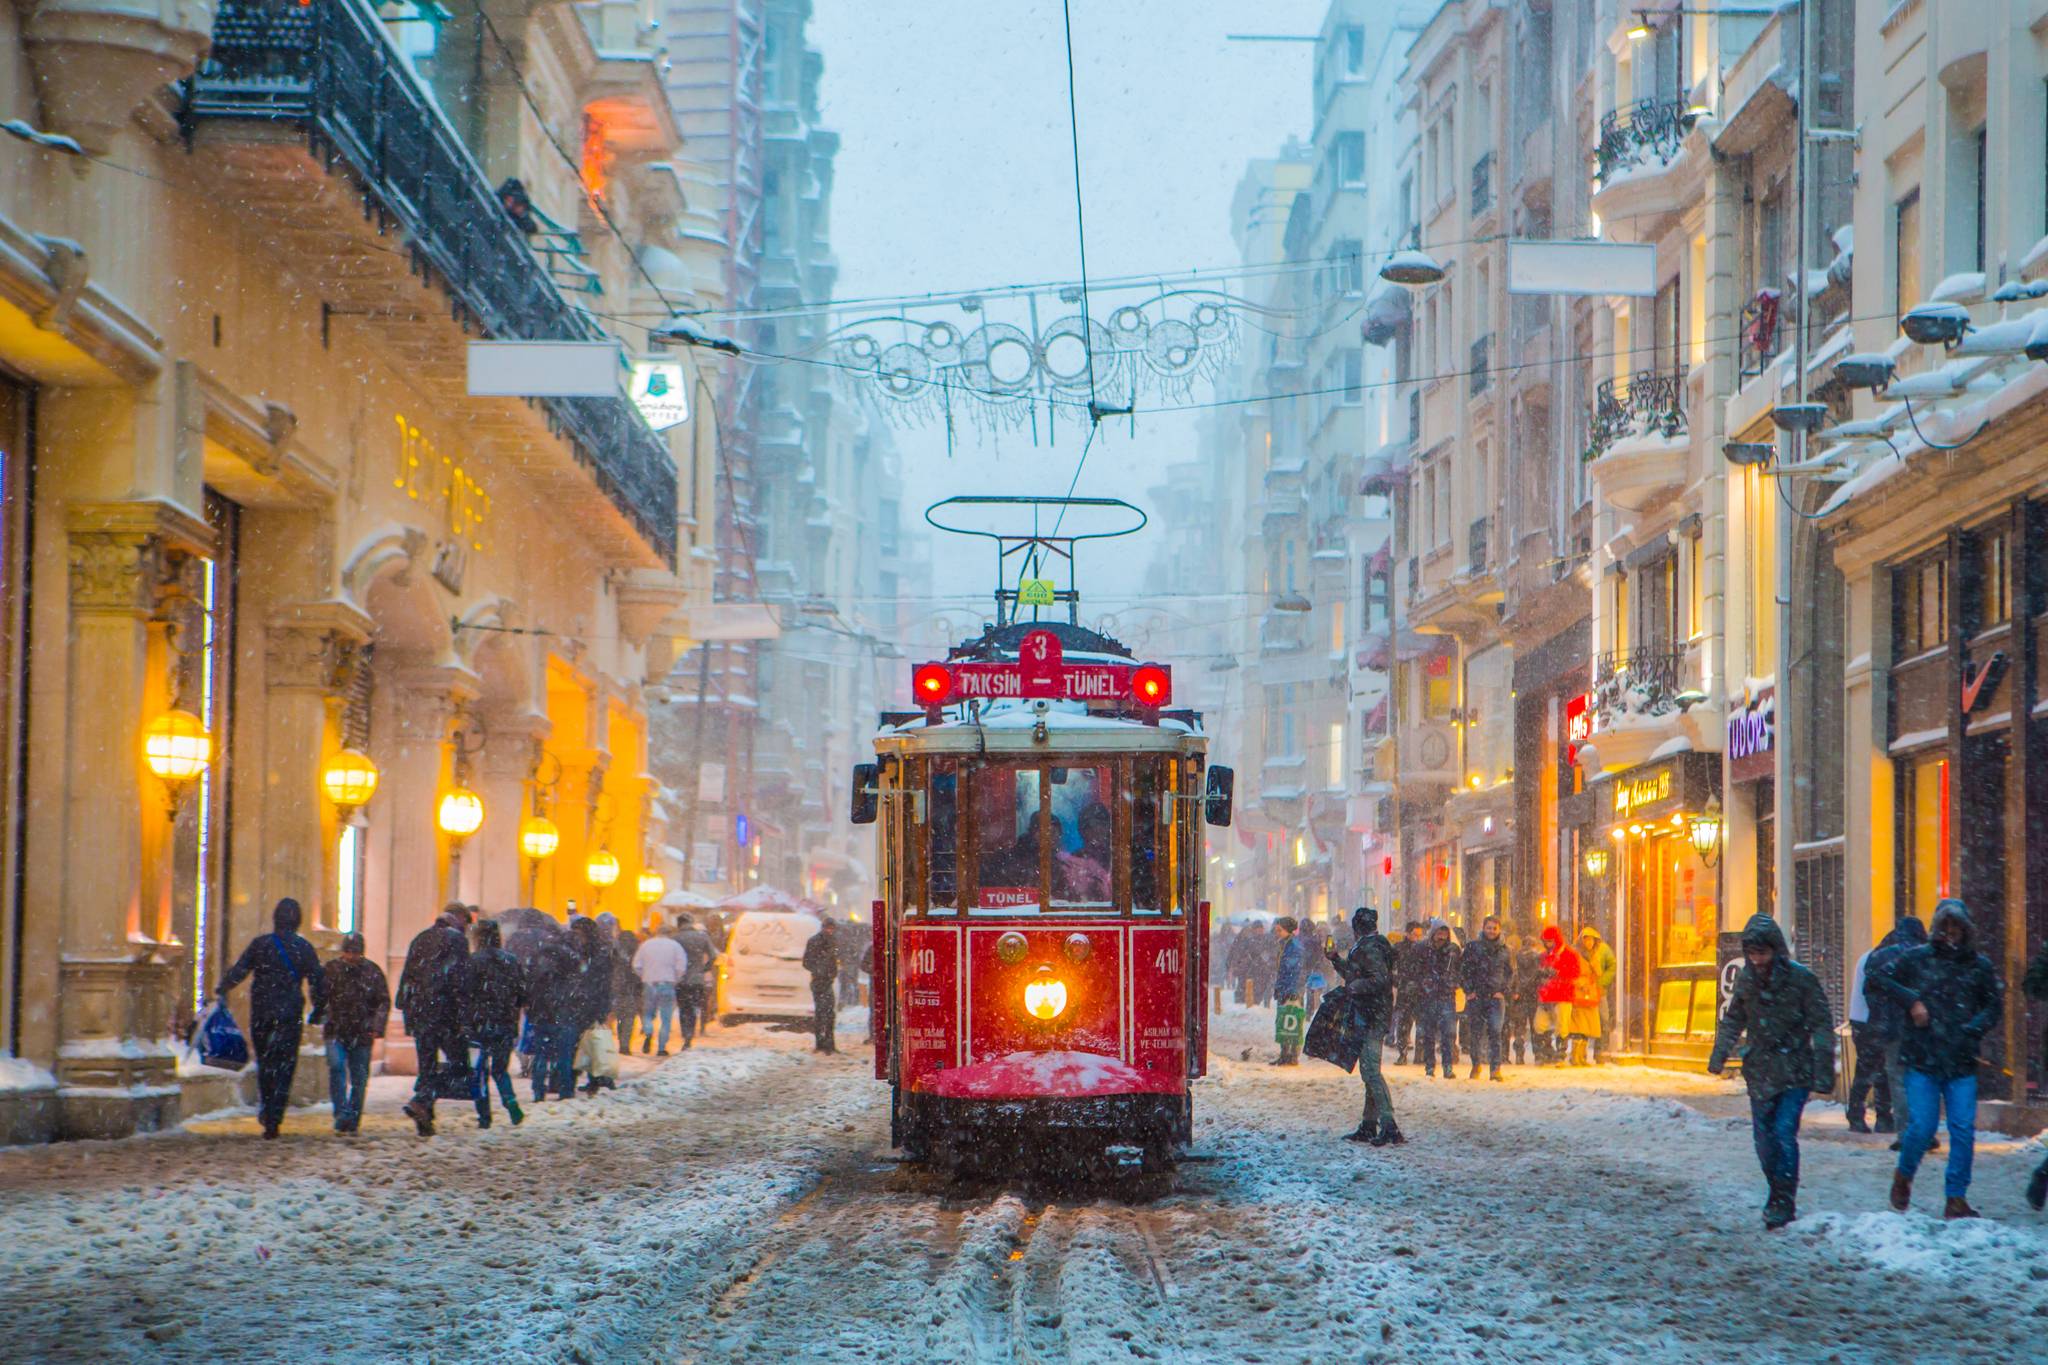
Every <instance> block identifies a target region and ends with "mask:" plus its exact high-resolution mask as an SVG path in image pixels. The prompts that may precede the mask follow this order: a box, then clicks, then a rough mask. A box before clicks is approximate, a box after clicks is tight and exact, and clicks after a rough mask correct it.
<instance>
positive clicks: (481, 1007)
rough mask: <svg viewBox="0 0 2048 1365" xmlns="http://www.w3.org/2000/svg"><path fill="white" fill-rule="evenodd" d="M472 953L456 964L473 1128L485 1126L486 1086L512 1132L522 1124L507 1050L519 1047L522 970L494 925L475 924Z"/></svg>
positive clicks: (487, 1124)
mask: <svg viewBox="0 0 2048 1365" xmlns="http://www.w3.org/2000/svg"><path fill="white" fill-rule="evenodd" d="M475 933H476V948H475V950H474V951H473V952H471V953H470V955H469V958H468V960H467V961H465V962H464V963H463V964H462V1018H461V1024H462V1033H463V1036H464V1037H465V1038H467V1039H468V1040H469V1042H470V1045H471V1046H472V1047H474V1048H475V1049H476V1056H475V1060H474V1061H473V1062H472V1063H471V1066H470V1074H471V1075H472V1077H474V1079H473V1081H472V1082H471V1084H472V1086H473V1087H474V1093H475V1095H476V1126H477V1127H479V1128H488V1127H490V1126H491V1091H490V1087H491V1085H492V1084H496V1086H497V1087H498V1098H499V1099H501V1100H503V1101H504V1103H505V1114H506V1116H507V1117H508V1118H510V1119H511V1120H512V1126H513V1127H515V1128H517V1127H518V1126H519V1125H520V1124H521V1123H524V1122H525V1121H526V1115H525V1114H523V1113H521V1112H520V1109H519V1099H518V1097H517V1096H516V1095H514V1094H513V1093H512V1071H511V1063H512V1049H513V1048H515V1047H517V1046H518V1045H519V1012H520V1010H521V1009H523V1008H524V1007H525V1005H526V969H525V968H524V967H522V966H520V965H519V959H518V958H516V957H514V956H512V954H510V953H508V952H506V951H505V947H504V935H503V931H502V930H500V929H499V928H498V925H497V922H496V921H494V920H487V919H486V920H478V921H477V924H476V929H475Z"/></svg>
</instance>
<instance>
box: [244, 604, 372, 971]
mask: <svg viewBox="0 0 2048 1365" xmlns="http://www.w3.org/2000/svg"><path fill="white" fill-rule="evenodd" d="M369 638H370V622H369V619H368V618H367V617H366V616H364V615H363V614H362V613H361V612H359V611H357V610H356V609H355V608H353V607H350V606H348V605H346V604H344V603H339V602H323V603H316V604H308V605H297V606H287V607H282V608H280V609H279V610H278V611H277V612H276V613H275V614H273V615H272V617H271V619H270V621H269V623H268V624H267V625H266V626H265V628H264V650H263V673H264V678H263V680H264V687H265V691H264V707H263V812H262V820H261V822H260V826H259V828H260V836H259V837H260V841H261V845H262V850H261V858H260V862H259V872H258V880H257V894H256V900H257V902H258V906H257V908H258V909H259V910H266V911H267V910H268V908H269V907H270V906H272V905H275V904H276V903H277V901H278V899H279V898H280V897H283V896H290V897H292V898H294V899H295V900H297V901H298V902H299V904H300V905H301V906H303V907H305V911H306V920H305V928H304V930H302V932H304V933H305V934H306V936H307V937H309V938H312V939H313V940H314V941H315V942H316V943H317V944H318V945H319V946H320V947H321V948H322V949H323V950H327V951H333V950H334V949H335V948H336V947H337V946H338V939H339V933H338V930H337V926H336V924H335V919H334V913H335V906H334V896H335V888H336V875H337V871H338V869H337V868H336V866H335V862H334V859H335V847H336V841H337V840H338V839H339V837H340V814H339V812H338V811H336V809H335V808H334V805H333V803H332V802H330V801H329V800H328V799H327V794H326V791H325V790H324V788H323V787H322V785H321V781H320V774H321V769H322V766H323V764H324V763H325V762H326V759H327V756H328V755H329V754H330V753H332V752H333V750H334V748H335V747H336V745H337V743H338V740H337V739H336V737H335V735H334V733H333V727H334V722H335V718H336V712H337V708H338V707H339V705H340V703H341V700H342V698H343V697H344V696H345V695H346V694H347V691H348V685H349V679H350V676H351V675H352V674H353V673H354V672H355V670H356V669H357V668H358V667H360V666H361V663H362V659H363V646H364V645H365V644H366V643H367V642H368V641H369ZM373 757H374V756H373Z"/></svg>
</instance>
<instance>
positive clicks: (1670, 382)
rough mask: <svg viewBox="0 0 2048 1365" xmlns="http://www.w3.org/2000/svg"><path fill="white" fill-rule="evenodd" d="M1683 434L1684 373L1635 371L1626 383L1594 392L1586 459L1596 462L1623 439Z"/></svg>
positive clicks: (1607, 385) (1610, 382) (1617, 382)
mask: <svg viewBox="0 0 2048 1365" xmlns="http://www.w3.org/2000/svg"><path fill="white" fill-rule="evenodd" d="M1684 433H1685V371H1684V370H1682V369H1673V370H1638V371H1636V373H1635V374H1633V375H1631V376H1630V377H1629V378H1628V379H1627V380H1626V381H1622V380H1619V379H1610V380H1608V381H1606V382H1605V383H1603V384H1602V385H1600V387H1599V388H1598V389H1596V390H1594V395H1593V417H1592V422H1591V425H1590V428H1589V430H1588V433H1587V442H1586V450H1585V458H1586V459H1588V460H1597V459H1599V458H1600V457H1601V456H1602V455H1604V454H1606V453H1607V451H1608V448H1609V447H1611V446H1612V445H1613V444H1614V443H1615V442H1616V441H1619V440H1622V439H1624V438H1626V437H1630V436H1647V435H1651V434H1655V435H1659V436H1681V435H1683V434H1684Z"/></svg>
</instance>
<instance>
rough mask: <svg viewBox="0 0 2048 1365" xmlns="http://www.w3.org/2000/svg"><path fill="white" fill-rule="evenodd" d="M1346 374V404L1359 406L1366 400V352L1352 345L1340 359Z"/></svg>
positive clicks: (1340, 364)
mask: <svg viewBox="0 0 2048 1365" xmlns="http://www.w3.org/2000/svg"><path fill="white" fill-rule="evenodd" d="M1338 364H1339V367H1340V371H1341V373H1342V374H1343V376H1344V406H1346V407H1357V406H1358V405H1359V404H1360V403H1363V402H1364V401H1365V352H1363V351H1361V350H1359V349H1357V348H1356V347H1352V348H1350V349H1348V350H1346V351H1344V352H1343V353H1342V354H1341V355H1340V356H1339V359H1338Z"/></svg>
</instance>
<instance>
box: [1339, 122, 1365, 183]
mask: <svg viewBox="0 0 2048 1365" xmlns="http://www.w3.org/2000/svg"><path fill="white" fill-rule="evenodd" d="M1336 150H1337V182H1338V183H1339V184H1342V185H1362V184H1364V183H1365V134H1364V133H1339V134H1337V142H1336Z"/></svg>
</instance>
